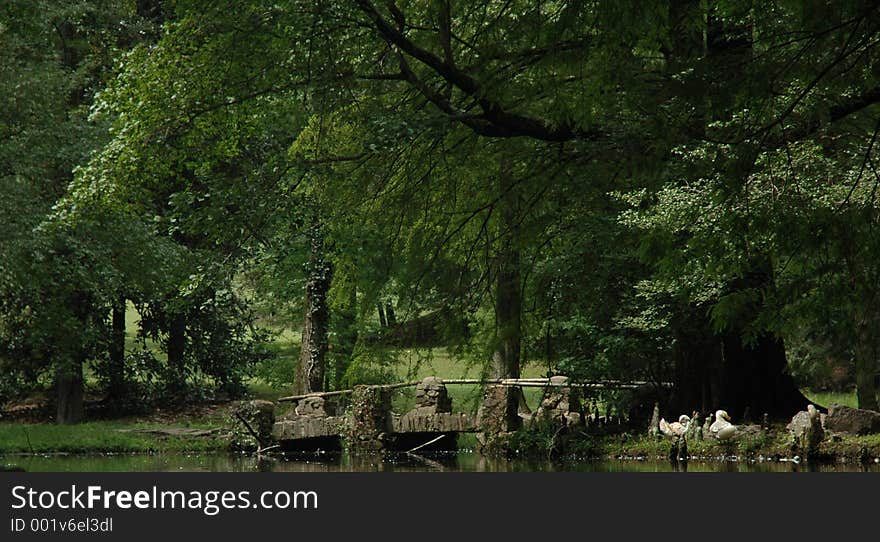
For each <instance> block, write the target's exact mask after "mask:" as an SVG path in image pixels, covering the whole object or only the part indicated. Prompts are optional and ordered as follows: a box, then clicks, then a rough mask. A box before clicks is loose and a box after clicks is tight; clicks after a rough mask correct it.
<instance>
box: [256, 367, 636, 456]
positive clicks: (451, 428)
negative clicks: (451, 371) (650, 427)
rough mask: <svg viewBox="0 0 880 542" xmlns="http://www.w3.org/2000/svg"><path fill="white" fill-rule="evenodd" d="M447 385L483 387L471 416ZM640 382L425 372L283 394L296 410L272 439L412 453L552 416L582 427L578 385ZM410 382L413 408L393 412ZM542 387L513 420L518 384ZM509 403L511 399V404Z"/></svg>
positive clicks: (296, 446)
mask: <svg viewBox="0 0 880 542" xmlns="http://www.w3.org/2000/svg"><path fill="white" fill-rule="evenodd" d="M447 384H481V385H485V388H484V392H483V398H482V402H481V404H480V407H479V409H478V411H477V414H476V415H471V414H468V413H464V412H453V409H452V400H451V398H450V397H449V393H448V390H447ZM643 384H644V383H614V382H604V383H592V384H572V383H570V382H569V379H568V378H567V377H565V376H554V377H552V378H536V379H504V380H449V381H446V382H444V381H443V380H442V379H440V378H437V377H433V376H432V377H427V378H425V379H423V380H421V381H419V382H410V383H404V384H392V385H385V386H356V387H355V388H354V389H353V390H341V391H333V392H322V393H313V394H308V395H301V396H295V397H286V398H282V399H281V401H287V402H293V403H294V404H295V405H294V408H293V409H291V410H290V411H289V412H288V413H287V414H285V415H283V416H281V417H280V418H279V419H278V420H277V421H276V422H275V423H274V425H273V427H272V437H273V439H274V440H275V441H276V442H278V443H279V444H280V445H281V447H282V448H284V449H286V450H299V451H314V450H326V451H332V450H339V449H341V448H342V443H343V441H344V442H345V443H346V446H347V447H348V449H349V450H352V451H380V450H394V451H410V452H413V451H416V450H448V449H455V448H456V440H457V436H458V434H460V433H477V438H478V439H479V441H480V442H481V443H482V444H485V443H486V442H487V441H490V440H491V439H493V438H495V437H497V436H499V435H503V434H509V433H510V432H511V431H514V430H516V429H517V428H518V427H520V426H522V424H523V423H530V422H534V421H535V420H539V419H545V420H555V421H557V422H558V423H560V424H564V425H565V426H576V425H583V424H584V423H585V421H586V418H585V411H584V407H583V404H582V400H581V399H582V389H583V388H609V387H611V388H631V387H637V386H638V385H643ZM407 386H415V388H416V391H415V407H414V408H413V409H412V410H410V411H409V412H406V413H403V414H398V413H395V412H392V409H391V398H392V394H393V393H394V391H395V390H396V389H399V388H402V387H407ZM528 386H537V387H542V388H544V393H543V397H542V399H541V403H540V405H539V406H538V408H537V410H536V411H535V412H534V413H524V412H520V413H519V414H518V416H517V418H518V419H510V418H511V416H510V415H509V413H510V412H511V411H512V410H513V409H515V408H516V405H517V404H518V403H519V398H520V397H521V395H522V391H521V388H522V387H528ZM340 395H350V402H349V406H348V408H347V409H346V411H345V412H339V413H337V412H335V411H334V407H335V405H334V401H332V398H333V397H334V396H340ZM508 405H511V406H510V407H509V406H508Z"/></svg>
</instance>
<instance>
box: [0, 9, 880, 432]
mask: <svg viewBox="0 0 880 542" xmlns="http://www.w3.org/2000/svg"><path fill="white" fill-rule="evenodd" d="M878 44H880V5H878V4H877V3H876V2H871V1H862V0H844V1H838V2H828V1H820V0H772V1H766V2H754V1H751V0H749V1H742V0H672V1H659V0H594V1H585V0H572V1H565V0H559V1H545V2H524V1H516V0H478V1H453V0H430V1H429V0H424V1H416V0H397V1H396V2H395V1H394V0H389V1H386V2H378V1H374V2H371V1H367V0H356V1H352V2H327V1H323V0H273V1H262V0H229V1H223V2H206V1H198V0H165V1H163V0H69V1H61V0H57V1H56V0H4V1H3V2H2V4H0V57H2V60H0V96H2V98H0V185H2V186H0V223H2V225H3V235H2V236H0V401H2V402H6V401H13V400H20V399H22V398H24V397H27V396H28V395H29V394H32V393H34V392H35V391H40V390H42V391H44V392H46V391H48V392H50V394H51V397H52V402H53V403H52V404H53V405H54V407H53V408H54V409H55V411H56V412H57V415H56V419H57V421H58V422H60V423H75V422H78V421H80V420H82V419H83V417H84V414H85V409H84V403H85V401H84V397H85V392H86V390H88V389H91V390H93V391H96V392H97V393H99V395H100V397H101V401H102V402H103V403H105V404H107V405H112V406H113V408H116V409H119V411H120V412H121V411H125V409H130V408H135V406H136V405H143V404H147V403H149V402H151V401H152V402H157V401H183V400H197V399H199V398H202V397H207V396H221V395H222V396H225V397H230V398H232V397H240V396H243V395H245V394H246V393H247V386H246V383H247V382H248V381H250V380H252V379H254V378H258V377H260V375H263V377H264V378H266V376H265V375H266V374H267V373H272V375H274V376H275V377H277V378H278V379H279V380H280V381H282V382H284V383H286V384H285V385H288V384H289V386H290V387H291V389H292V391H293V392H296V393H302V392H311V391H318V390H329V389H337V388H343V387H347V386H351V385H354V384H358V383H376V382H383V381H389V380H390V379H391V378H392V377H391V376H390V375H391V374H392V373H391V372H389V370H388V368H389V367H390V366H392V365H393V364H394V363H396V359H395V357H394V351H395V348H397V347H420V348H425V349H430V348H433V347H443V348H445V349H446V350H447V351H448V352H450V353H451V355H452V356H453V357H455V358H456V359H458V360H462V363H467V364H470V365H472V366H476V367H478V368H479V369H480V371H481V373H482V374H483V375H486V376H492V377H518V376H520V374H521V370H522V368H523V367H525V366H526V365H527V364H537V365H538V366H540V367H541V371H542V373H544V372H546V373H547V374H565V375H568V376H570V377H571V378H573V379H576V380H582V381H585V380H591V379H618V380H640V381H642V380H643V381H649V382H653V383H662V382H671V383H672V386H671V387H669V388H662V389H664V390H666V391H665V392H664V393H666V395H665V396H664V398H663V404H664V408H668V409H670V410H676V409H681V410H682V411H687V412H690V410H691V409H702V411H703V412H709V411H711V410H713V409H715V408H719V407H720V406H721V405H723V406H724V407H725V408H726V409H727V410H728V411H729V412H730V413H731V414H733V415H735V416H742V415H743V413H744V412H748V411H751V412H752V413H769V414H770V416H771V417H777V418H788V417H790V416H791V415H792V414H793V413H794V412H796V411H798V410H801V409H803V408H804V406H805V405H806V403H807V399H806V398H805V397H804V396H803V395H802V393H801V391H800V390H801V389H803V388H805V387H813V388H817V389H841V390H852V389H854V390H855V392H856V393H857V400H858V405H859V407H860V408H865V409H872V410H878V393H877V384H878V382H877V380H878V375H880V363H878V349H880V201H878V197H877V196H878V194H877V191H878V185H880V171H878V170H880V164H878V161H880V158H878V157H877V156H876V152H875V146H877V145H878V141H877V138H878V131H880V106H878V103H880V50H878V49H875V47H876V46H877V45H878ZM132 313H136V314H137V315H138V317H137V326H136V329H131V324H130V323H129V325H128V326H127V324H126V315H127V314H132ZM280 330H294V331H295V333H296V334H297V336H301V348H300V349H299V354H298V361H297V362H296V363H293V364H291V365H289V366H281V367H279V366H277V364H276V365H273V359H272V358H273V355H272V351H271V349H270V348H268V345H269V344H270V343H271V342H272V339H273V337H274V336H276V335H277V334H278V333H279V332H280ZM127 333H128V334H136V336H137V341H136V342H135V344H134V345H132V344H131V343H130V342H129V343H128V344H127V343H126V334H127ZM148 345H149V346H148ZM273 371H274V372H273ZM276 373H281V374H276Z"/></svg>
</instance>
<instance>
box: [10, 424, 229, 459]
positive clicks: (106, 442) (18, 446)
mask: <svg viewBox="0 0 880 542" xmlns="http://www.w3.org/2000/svg"><path fill="white" fill-rule="evenodd" d="M174 425H175V426H176V427H194V428H199V429H208V428H212V427H216V426H217V425H218V424H217V423H211V422H210V421H209V420H180V421H179V422H175V424H174ZM157 427H161V425H160V424H149V423H142V422H131V421H125V420H114V421H98V422H87V423H81V424H78V425H54V424H48V423H46V424H18V423H2V424H0V454H3V453H50V452H52V453H58V452H61V453H89V452H100V453H122V452H196V451H210V450H219V449H223V448H224V447H225V443H224V442H223V440H222V438H221V437H220V436H219V435H211V436H208V437H191V436H187V437H162V436H157V435H150V434H142V433H130V432H123V431H119V429H152V428H157Z"/></svg>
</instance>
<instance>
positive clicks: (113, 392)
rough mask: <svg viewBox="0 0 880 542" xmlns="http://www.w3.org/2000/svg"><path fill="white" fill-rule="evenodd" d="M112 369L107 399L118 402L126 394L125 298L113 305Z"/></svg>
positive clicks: (110, 356) (109, 375)
mask: <svg viewBox="0 0 880 542" xmlns="http://www.w3.org/2000/svg"><path fill="white" fill-rule="evenodd" d="M109 358H110V367H109V374H108V377H109V383H108V389H107V397H108V399H110V400H111V401H118V400H119V399H121V398H122V397H123V395H124V394H125V296H124V295H120V296H119V297H118V298H117V299H116V302H115V303H114V304H113V309H112V314H111V317H110V352H109Z"/></svg>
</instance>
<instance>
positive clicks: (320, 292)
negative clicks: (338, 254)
mask: <svg viewBox="0 0 880 542" xmlns="http://www.w3.org/2000/svg"><path fill="white" fill-rule="evenodd" d="M308 237H309V260H308V263H307V264H306V275H307V279H306V292H305V298H304V305H305V318H304V320H303V328H302V343H301V344H302V346H301V349H300V356H299V363H298V364H297V366H296V373H295V375H294V381H293V392H294V393H295V394H303V393H312V392H316V391H323V389H324V372H325V368H326V358H327V348H328V346H329V337H328V335H329V330H330V309H329V307H328V306H327V293H328V292H329V290H330V283H331V280H332V276H333V268H332V265H331V264H330V262H329V261H328V260H327V258H326V254H325V252H324V233H323V227H322V225H321V223H320V221H318V220H314V221H313V222H312V225H311V227H310V228H309V231H308Z"/></svg>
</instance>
